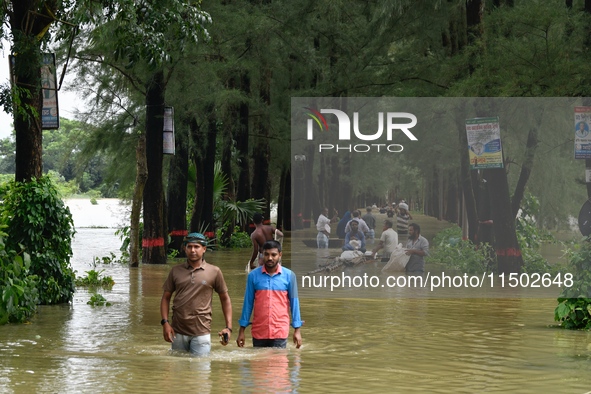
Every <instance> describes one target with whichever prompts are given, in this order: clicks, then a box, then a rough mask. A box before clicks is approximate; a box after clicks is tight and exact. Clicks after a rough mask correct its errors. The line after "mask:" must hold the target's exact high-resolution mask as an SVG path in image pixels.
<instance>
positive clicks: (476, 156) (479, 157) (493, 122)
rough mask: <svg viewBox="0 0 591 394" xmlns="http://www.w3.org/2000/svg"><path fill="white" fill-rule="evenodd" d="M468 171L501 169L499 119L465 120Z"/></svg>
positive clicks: (501, 153)
mask: <svg viewBox="0 0 591 394" xmlns="http://www.w3.org/2000/svg"><path fill="white" fill-rule="evenodd" d="M466 134H467V136H468V154H469V156H470V169H471V170H479V169H486V168H503V149H502V146H501V127H500V125H499V117H498V116H497V117H491V118H473V119H466Z"/></svg>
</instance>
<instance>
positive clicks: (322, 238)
mask: <svg viewBox="0 0 591 394" xmlns="http://www.w3.org/2000/svg"><path fill="white" fill-rule="evenodd" d="M375 208H377V207H376V206H373V207H367V208H366V213H365V215H363V216H361V211H360V210H357V209H355V210H351V211H347V212H345V214H344V215H343V217H342V218H338V212H337V211H336V210H334V211H333V217H332V218H331V219H329V218H328V208H324V209H323V210H322V213H321V214H320V216H319V217H318V220H317V221H316V229H317V230H318V235H317V236H316V243H317V247H318V248H319V249H324V248H328V247H329V239H330V233H331V227H330V226H331V224H333V223H337V226H336V234H337V236H338V238H339V239H343V245H342V247H341V249H342V250H343V251H359V252H362V253H367V245H368V243H374V239H376V231H375V230H376V218H375V216H374V215H373V209H375ZM380 212H381V213H382V212H384V213H386V216H387V218H386V219H385V220H384V224H383V227H382V232H381V234H380V238H379V239H378V240H377V242H375V243H374V247H373V249H372V250H371V253H370V254H371V256H373V257H374V258H375V257H377V253H378V252H379V251H382V252H381V261H384V262H387V261H388V260H389V258H390V254H391V253H392V252H393V251H394V249H395V248H396V247H397V246H398V245H399V243H401V244H402V246H403V247H404V248H405V249H406V252H405V253H406V254H407V255H409V256H410V259H409V261H408V263H407V265H406V272H423V271H424V267H425V259H424V257H425V256H426V255H428V254H429V242H428V241H427V239H426V238H424V237H423V236H422V235H421V227H420V226H419V225H418V224H417V223H411V222H410V221H411V220H413V217H412V215H411V213H410V210H409V207H408V204H407V203H406V201H404V200H401V201H400V202H399V203H398V204H396V203H394V204H392V206H388V207H387V208H385V209H383V210H380ZM394 216H396V219H395V222H394Z"/></svg>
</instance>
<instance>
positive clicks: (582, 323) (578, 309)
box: [554, 238, 591, 330]
mask: <svg viewBox="0 0 591 394" xmlns="http://www.w3.org/2000/svg"><path fill="white" fill-rule="evenodd" d="M567 256H568V261H569V265H568V268H569V270H570V272H572V274H573V281H572V286H565V287H564V289H563V291H562V293H560V296H559V297H558V306H557V307H556V309H555V310H554V320H556V321H558V322H560V326H561V327H564V328H569V329H585V330H589V329H591V239H590V238H585V240H584V241H583V242H582V243H580V244H575V245H573V247H572V248H571V249H569V250H567ZM569 284H570V283H569Z"/></svg>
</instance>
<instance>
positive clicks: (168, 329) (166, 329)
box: [162, 322, 174, 342]
mask: <svg viewBox="0 0 591 394" xmlns="http://www.w3.org/2000/svg"><path fill="white" fill-rule="evenodd" d="M162 334H163V336H164V340H165V341H166V342H172V341H174V330H173V328H172V326H171V325H170V324H169V323H168V322H167V323H164V325H163V326H162Z"/></svg>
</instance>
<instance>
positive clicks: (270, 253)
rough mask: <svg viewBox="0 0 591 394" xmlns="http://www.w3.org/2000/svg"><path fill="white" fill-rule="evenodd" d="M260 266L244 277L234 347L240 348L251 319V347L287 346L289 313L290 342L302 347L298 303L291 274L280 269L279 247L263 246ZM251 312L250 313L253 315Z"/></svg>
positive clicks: (295, 285)
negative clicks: (235, 345) (242, 299)
mask: <svg viewBox="0 0 591 394" xmlns="http://www.w3.org/2000/svg"><path fill="white" fill-rule="evenodd" d="M263 258H264V264H263V265H262V266H260V267H258V268H256V269H255V270H253V271H251V272H250V273H249V274H248V279H247V281H246V291H245V293H244V304H243V305H242V315H241V316H240V320H239V321H238V323H239V324H240V332H239V333H238V339H237V340H236V343H237V344H238V346H239V347H244V339H245V335H244V331H245V329H246V327H248V326H249V325H250V324H251V323H250V316H251V314H252V315H253V319H252V343H253V346H254V347H280V348H285V347H286V346H287V337H288V336H289V312H290V311H291V326H292V327H293V328H294V331H293V342H294V343H295V345H296V347H297V348H299V347H300V346H302V335H301V333H300V327H301V326H302V323H303V322H302V320H301V318H300V301H299V299H298V285H297V281H296V276H295V274H294V273H293V272H292V271H291V270H289V269H287V268H285V267H283V266H281V264H279V262H280V261H281V244H280V243H279V242H277V241H267V242H265V244H264V245H263ZM253 310H254V313H253Z"/></svg>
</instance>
